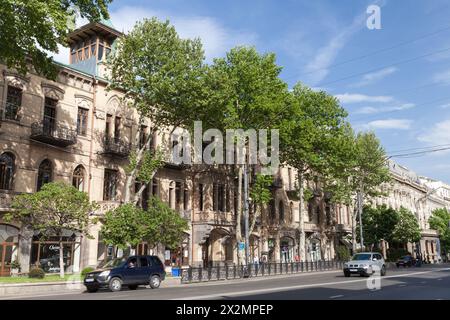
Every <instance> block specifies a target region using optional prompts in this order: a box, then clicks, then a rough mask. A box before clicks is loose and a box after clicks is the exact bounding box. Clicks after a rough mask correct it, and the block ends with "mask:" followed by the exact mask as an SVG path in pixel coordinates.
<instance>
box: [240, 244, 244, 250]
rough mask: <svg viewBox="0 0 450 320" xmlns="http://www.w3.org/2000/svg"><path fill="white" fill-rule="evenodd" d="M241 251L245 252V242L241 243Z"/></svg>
mask: <svg viewBox="0 0 450 320" xmlns="http://www.w3.org/2000/svg"><path fill="white" fill-rule="evenodd" d="M239 250H245V242H239Z"/></svg>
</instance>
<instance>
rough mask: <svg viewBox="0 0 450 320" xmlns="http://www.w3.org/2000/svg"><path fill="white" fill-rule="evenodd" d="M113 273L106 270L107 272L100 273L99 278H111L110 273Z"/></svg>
mask: <svg viewBox="0 0 450 320" xmlns="http://www.w3.org/2000/svg"><path fill="white" fill-rule="evenodd" d="M110 272H111V271H109V270H106V271H103V272H102V273H100V274H99V275H98V276H99V277H105V278H106V277H107V276H109V273H110Z"/></svg>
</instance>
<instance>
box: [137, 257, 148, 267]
mask: <svg viewBox="0 0 450 320" xmlns="http://www.w3.org/2000/svg"><path fill="white" fill-rule="evenodd" d="M139 261H140V262H141V268H145V267H148V260H147V257H141V258H139Z"/></svg>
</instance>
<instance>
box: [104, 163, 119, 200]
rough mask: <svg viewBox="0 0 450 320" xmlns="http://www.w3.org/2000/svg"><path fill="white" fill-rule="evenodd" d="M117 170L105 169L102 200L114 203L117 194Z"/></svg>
mask: <svg viewBox="0 0 450 320" xmlns="http://www.w3.org/2000/svg"><path fill="white" fill-rule="evenodd" d="M117 177H118V172H117V170H111V169H105V177H104V181H103V200H105V201H115V200H116V192H117Z"/></svg>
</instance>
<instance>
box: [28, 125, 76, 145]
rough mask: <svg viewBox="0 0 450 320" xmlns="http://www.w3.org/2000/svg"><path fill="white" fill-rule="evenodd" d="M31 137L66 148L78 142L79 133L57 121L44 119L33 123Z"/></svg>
mask: <svg viewBox="0 0 450 320" xmlns="http://www.w3.org/2000/svg"><path fill="white" fill-rule="evenodd" d="M30 139H32V140H35V141H39V142H43V143H46V144H50V145H54V146H57V147H63V148H64V147H67V146H70V145H73V144H75V143H77V133H76V131H75V130H73V129H70V128H68V127H65V126H62V125H60V124H58V123H56V122H53V121H45V120H43V121H39V122H35V123H33V124H32V125H31V136H30Z"/></svg>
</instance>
